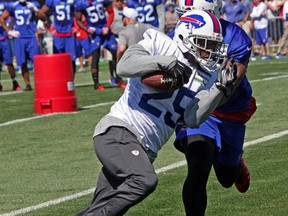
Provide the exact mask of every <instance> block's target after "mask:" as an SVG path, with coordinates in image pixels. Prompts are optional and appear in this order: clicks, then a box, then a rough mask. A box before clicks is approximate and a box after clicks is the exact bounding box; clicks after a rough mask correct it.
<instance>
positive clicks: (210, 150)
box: [174, 118, 221, 216]
mask: <svg viewBox="0 0 288 216" xmlns="http://www.w3.org/2000/svg"><path fill="white" fill-rule="evenodd" d="M176 135H177V137H176V141H175V142H174V145H175V147H176V148H177V149H178V150H179V151H181V152H183V153H185V157H186V160H187V166H188V173H187V177H186V179H185V183H184V185H183V190H182V198H183V203H184V207H185V212H186V215H193V216H194V215H197V216H198V215H204V214H205V210H206V205H207V192H206V185H207V180H208V177H209V173H210V170H211V167H212V163H213V155H214V148H215V144H216V145H219V146H221V143H220V134H219V131H218V127H217V124H215V123H214V121H213V120H212V119H211V118H209V119H207V120H206V121H205V122H204V123H202V124H201V125H200V127H199V128H194V129H192V128H187V129H186V130H182V128H181V127H177V129H176Z"/></svg>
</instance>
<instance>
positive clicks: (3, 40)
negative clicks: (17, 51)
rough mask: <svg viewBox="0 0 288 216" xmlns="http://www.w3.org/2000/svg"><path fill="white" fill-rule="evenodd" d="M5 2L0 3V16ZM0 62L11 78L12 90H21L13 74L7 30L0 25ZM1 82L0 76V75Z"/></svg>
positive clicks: (0, 89) (0, 88) (0, 87)
mask: <svg viewBox="0 0 288 216" xmlns="http://www.w3.org/2000/svg"><path fill="white" fill-rule="evenodd" d="M6 4H8V3H7V2H1V3H0V16H1V15H2V13H3V11H4V10H5V8H6ZM0 62H2V63H4V64H5V65H6V67H7V70H8V72H9V74H10V77H11V79H12V90H14V91H21V90H22V88H21V87H20V86H19V84H18V82H17V80H16V75H15V69H14V66H13V54H12V49H11V44H10V41H9V38H8V34H7V32H6V31H5V30H4V29H3V28H2V26H1V25H0ZM0 82H1V77H0ZM2 90H3V87H2V85H1V83H0V91H2Z"/></svg>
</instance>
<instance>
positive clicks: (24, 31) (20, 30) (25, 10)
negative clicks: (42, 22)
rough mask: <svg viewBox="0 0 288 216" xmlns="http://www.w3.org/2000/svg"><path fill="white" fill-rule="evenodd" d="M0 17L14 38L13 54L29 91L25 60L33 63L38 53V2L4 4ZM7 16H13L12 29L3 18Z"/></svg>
mask: <svg viewBox="0 0 288 216" xmlns="http://www.w3.org/2000/svg"><path fill="white" fill-rule="evenodd" d="M6 6H7V7H6V9H5V10H4V12H3V13H2V16H1V18H0V24H1V26H2V28H3V29H4V30H5V31H6V32H7V33H8V35H9V36H11V37H13V38H14V54H15V57H16V62H17V65H18V66H21V71H22V75H23V78H24V81H25V84H26V88H25V89H24V90H25V91H31V90H32V86H31V84H30V79H29V70H28V67H27V60H30V61H31V62H32V63H33V60H34V56H35V55H38V54H40V49H39V45H38V41H37V39H36V32H37V28H36V24H37V23H36V15H37V14H38V10H39V7H40V5H39V3H38V2H36V1H32V2H30V1H27V0H19V1H16V2H12V3H10V4H7V5H6ZM9 16H12V17H13V18H14V29H10V28H9V27H8V26H7V25H6V22H5V20H6V19H8V17H9Z"/></svg>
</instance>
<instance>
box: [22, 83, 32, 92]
mask: <svg viewBox="0 0 288 216" xmlns="http://www.w3.org/2000/svg"><path fill="white" fill-rule="evenodd" d="M23 91H32V87H31V85H30V84H28V85H26V88H25V89H23Z"/></svg>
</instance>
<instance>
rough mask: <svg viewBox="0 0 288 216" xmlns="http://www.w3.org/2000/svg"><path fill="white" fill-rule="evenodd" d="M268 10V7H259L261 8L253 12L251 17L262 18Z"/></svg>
mask: <svg viewBox="0 0 288 216" xmlns="http://www.w3.org/2000/svg"><path fill="white" fill-rule="evenodd" d="M266 8H267V7H266V5H263V4H261V5H259V7H258V8H257V9H255V10H253V11H252V13H251V14H250V16H251V17H252V18H258V17H261V16H262V13H263V12H265V10H266Z"/></svg>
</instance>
